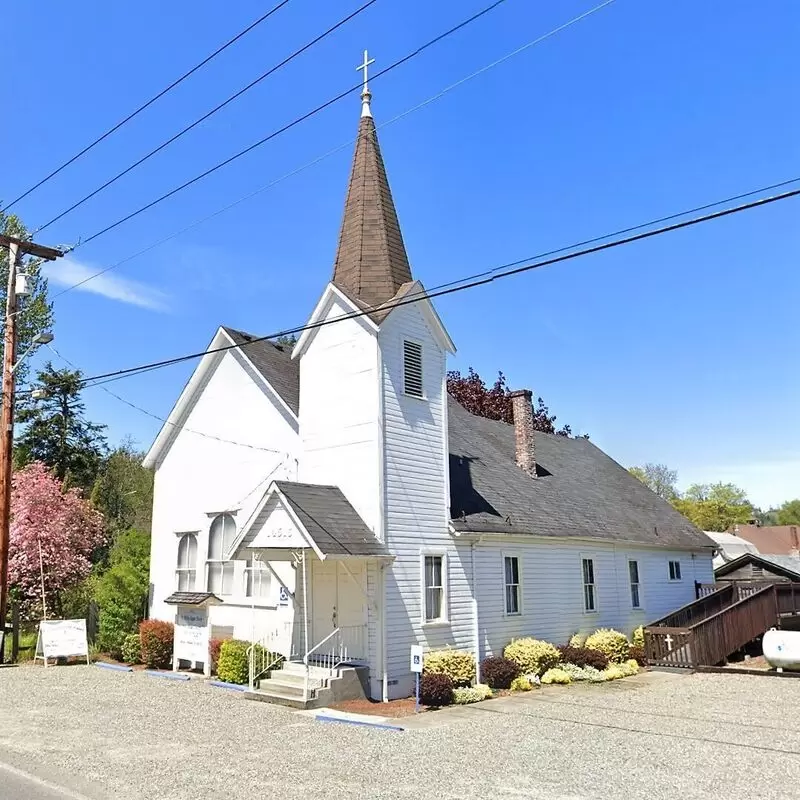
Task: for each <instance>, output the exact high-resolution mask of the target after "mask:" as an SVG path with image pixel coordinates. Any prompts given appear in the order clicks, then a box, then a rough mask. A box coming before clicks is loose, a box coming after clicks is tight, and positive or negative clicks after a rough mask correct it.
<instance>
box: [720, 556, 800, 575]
mask: <svg viewBox="0 0 800 800" xmlns="http://www.w3.org/2000/svg"><path fill="white" fill-rule="evenodd" d="M747 564H754V565H756V566H759V567H762V568H763V569H766V570H768V571H770V572H773V573H777V574H779V575H783V576H784V577H786V578H789V579H790V580H793V581H800V558H798V557H795V556H785V555H780V554H766V553H758V554H756V553H745V554H744V555H741V556H739V558H735V559H734V560H733V561H729V562H728V563H727V564H723V565H722V566H721V567H717V568H716V569H715V570H714V575H715V576H716V577H717V578H720V577H722V576H724V575H728V574H730V573H731V572H735V571H736V570H737V569H741V568H742V567H743V566H746V565H747Z"/></svg>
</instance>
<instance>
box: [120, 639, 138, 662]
mask: <svg viewBox="0 0 800 800" xmlns="http://www.w3.org/2000/svg"><path fill="white" fill-rule="evenodd" d="M122 660H123V661H124V662H125V663H126V664H141V663H142V640H141V637H140V636H139V634H138V633H129V634H128V635H127V636H126V637H125V641H124V642H123V643H122Z"/></svg>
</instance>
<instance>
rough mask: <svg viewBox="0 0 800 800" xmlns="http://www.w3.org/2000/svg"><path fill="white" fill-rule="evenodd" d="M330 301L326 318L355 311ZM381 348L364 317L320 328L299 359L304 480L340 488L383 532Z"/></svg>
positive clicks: (366, 517) (370, 525)
mask: <svg viewBox="0 0 800 800" xmlns="http://www.w3.org/2000/svg"><path fill="white" fill-rule="evenodd" d="M351 312H352V309H350V308H346V307H345V306H344V305H342V304H341V302H340V301H338V300H334V301H332V302H331V305H330V308H329V309H328V311H327V313H326V314H325V315H324V317H323V319H330V318H334V317H341V316H344V315H345V314H347V313H351ZM379 386H380V381H379V377H378V346H377V341H376V337H375V334H374V333H373V332H371V331H370V330H369V329H368V328H367V327H366V325H365V323H364V321H363V320H361V319H353V320H346V321H341V322H337V323H336V324H335V325H327V326H324V327H322V328H319V329H318V330H317V331H316V333H315V334H314V337H313V339H312V340H311V342H310V344H309V345H308V348H307V350H306V351H305V353H303V356H302V358H301V359H300V436H301V439H302V448H303V452H302V457H301V460H300V480H301V481H303V482H306V483H319V484H326V485H332V486H338V487H339V488H340V489H341V490H342V492H343V493H344V495H345V497H346V498H347V499H348V500H349V501H350V503H351V504H352V506H353V508H355V510H356V511H357V512H358V513H359V515H360V516H361V518H362V519H363V520H364V522H366V524H367V525H368V526H369V527H370V529H371V530H372V531H373V532H376V533H378V532H379V523H380V502H379V499H380V497H379V490H378V486H379V469H378V467H379V449H378V448H379V405H378V390H379Z"/></svg>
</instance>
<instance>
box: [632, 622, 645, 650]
mask: <svg viewBox="0 0 800 800" xmlns="http://www.w3.org/2000/svg"><path fill="white" fill-rule="evenodd" d="M631 644H632V645H633V646H634V647H644V626H642V625H640V626H639V627H638V628H636V630H635V631H634V632H633V634H632V635H631Z"/></svg>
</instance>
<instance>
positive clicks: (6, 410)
mask: <svg viewBox="0 0 800 800" xmlns="http://www.w3.org/2000/svg"><path fill="white" fill-rule="evenodd" d="M0 246H5V247H7V248H8V290H7V293H6V317H5V324H6V328H5V340H4V342H3V384H2V405H1V406H0V663H2V662H3V659H4V658H5V640H6V633H8V631H9V629H8V627H7V624H8V623H7V619H6V617H7V614H8V546H9V538H10V536H9V530H10V527H11V470H12V466H13V454H14V371H15V369H16V367H17V366H18V365H19V362H16V363H15V359H16V353H17V312H18V309H17V294H18V288H17V266H18V264H17V262H18V260H19V257H20V253H21V254H23V255H33V256H36V257H37V258H42V259H44V260H45V261H54V260H55V259H56V258H59V257H60V256H62V255H63V253H62V252H61V251H60V250H56V249H55V248H52V247H43V246H42V245H39V244H35V243H34V242H29V241H27V240H25V239H19V238H17V237H16V236H7V235H5V234H0ZM20 278H21V279H22V281H23V282H24V280H25V276H22V275H20ZM19 294H20V295H25V294H27V288H26V287H24V286H20V287H19ZM31 349H32V348H31ZM28 352H30V350H29V351H28ZM25 355H27V353H25V354H24V355H23V358H24V357H25ZM21 360H22V359H20V361H21Z"/></svg>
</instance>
